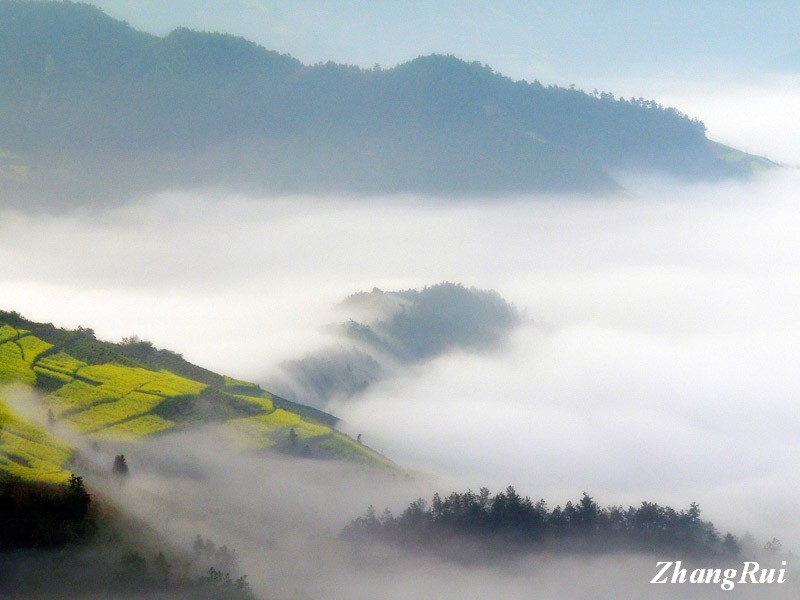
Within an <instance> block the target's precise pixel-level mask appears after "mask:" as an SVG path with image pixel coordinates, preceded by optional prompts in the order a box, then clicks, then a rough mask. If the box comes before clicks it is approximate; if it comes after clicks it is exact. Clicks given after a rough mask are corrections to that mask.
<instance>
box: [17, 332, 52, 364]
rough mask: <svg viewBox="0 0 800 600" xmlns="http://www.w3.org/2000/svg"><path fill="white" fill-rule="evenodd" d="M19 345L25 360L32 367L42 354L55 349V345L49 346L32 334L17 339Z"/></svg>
mask: <svg viewBox="0 0 800 600" xmlns="http://www.w3.org/2000/svg"><path fill="white" fill-rule="evenodd" d="M17 344H19V347H20V348H22V358H23V360H24V361H25V362H26V363H28V364H30V365H33V363H34V361H35V360H36V357H37V356H39V355H40V354H41V353H42V352H46V351H47V350H49V349H50V348H52V347H53V344H48V343H47V342H45V341H43V340H40V339H39V338H37V337H36V336H33V335H30V334H27V335H23V336H21V337H20V338H19V339H17Z"/></svg>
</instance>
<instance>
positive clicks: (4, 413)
mask: <svg viewBox="0 0 800 600" xmlns="http://www.w3.org/2000/svg"><path fill="white" fill-rule="evenodd" d="M72 456H73V451H72V448H71V447H70V446H69V444H66V443H64V442H62V441H60V440H58V439H57V438H55V437H54V436H53V435H51V434H50V433H48V432H47V431H45V430H44V429H42V428H41V427H36V426H35V425H33V424H31V423H28V422H26V421H25V420H23V419H21V418H19V417H17V416H16V415H14V414H13V413H12V412H11V411H10V410H9V409H8V408H7V406H6V405H5V404H4V402H3V397H2V395H1V394H0V475H2V474H3V473H6V474H9V475H12V476H14V477H19V478H21V479H26V480H37V481H46V482H50V483H63V482H65V481H67V480H68V479H69V471H68V470H67V469H66V466H67V464H68V463H69V462H70V460H71V459H72Z"/></svg>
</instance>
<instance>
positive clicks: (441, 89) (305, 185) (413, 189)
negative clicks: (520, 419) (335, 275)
mask: <svg viewBox="0 0 800 600" xmlns="http://www.w3.org/2000/svg"><path fill="white" fill-rule="evenodd" d="M0 80H2V81H3V82H4V83H5V85H3V86H0V185H2V186H3V189H4V191H5V196H6V197H7V198H16V199H17V200H18V201H24V202H26V203H29V202H32V201H33V200H39V201H40V202H46V203H49V204H57V205H61V206H64V205H71V204H75V203H85V202H90V201H93V200H96V201H102V202H116V201H121V200H122V199H125V198H127V197H129V196H130V195H132V194H135V193H140V192H146V191H151V190H156V189H160V188H163V187H165V186H203V185H208V186H224V187H225V188H226V189H238V190H243V191H256V192H259V193H324V194H335V193H359V194H377V193H425V194H442V195H452V194H467V195H483V194H488V195H497V194H509V193H521V192H572V191H593V192H597V191H610V190H615V189H618V184H617V182H616V181H615V179H614V173H615V172H616V171H618V170H628V169H643V170H647V171H659V172H663V173H667V174H670V175H672V176H675V177H679V178H688V179H714V178H721V177H737V176H747V175H749V174H751V173H752V172H753V170H754V169H758V168H762V167H766V166H768V165H770V164H771V163H769V162H768V161H766V160H764V159H760V158H758V157H754V156H750V155H746V154H743V153H736V152H732V151H731V149H730V148H726V147H724V146H721V145H720V144H717V143H715V142H713V141H710V140H708V139H707V138H706V136H705V127H704V125H703V123H702V122H700V121H698V120H697V119H693V118H690V117H688V116H686V115H684V114H683V113H681V112H680V111H678V110H676V109H673V108H669V107H664V106H661V105H660V104H658V103H657V102H654V101H651V100H646V99H643V98H638V99H637V98H631V99H622V98H616V97H614V95H613V94H610V93H600V92H597V91H595V92H593V93H591V94H589V93H584V92H583V91H581V90H578V89H574V88H561V87H556V86H545V85H543V84H541V83H539V82H538V81H534V82H526V81H512V80H511V79H509V78H507V77H504V76H503V75H501V74H500V73H497V72H495V71H493V70H492V69H491V68H490V67H489V66H486V65H482V64H479V63H475V62H473V63H468V62H465V61H462V60H459V59H457V58H455V57H453V56H442V55H432V56H423V57H419V58H417V59H414V60H412V61H410V62H407V63H405V64H401V65H398V66H396V67H394V68H391V69H381V68H379V67H376V68H373V69H361V68H357V67H353V66H347V65H339V64H334V63H325V64H316V65H305V64H303V63H301V62H300V61H298V60H296V59H294V58H292V57H290V56H287V55H282V54H279V53H278V52H274V51H269V50H266V49H264V48H263V47H261V46H258V45H256V44H254V43H252V42H249V41H247V40H245V39H242V38H238V37H234V36H230V35H223V34H215V33H203V32H196V31H191V30H188V29H177V30H175V31H173V32H172V33H170V34H169V35H167V36H164V37H158V36H154V35H150V34H147V33H143V32H140V31H136V30H134V29H133V28H131V27H130V26H128V25H127V24H126V23H124V22H121V21H117V20H114V19H112V18H110V17H108V16H107V15H105V14H104V13H103V12H102V11H100V10H99V9H97V8H94V7H91V6H88V5H84V4H75V3H62V2H23V1H17V0H0Z"/></svg>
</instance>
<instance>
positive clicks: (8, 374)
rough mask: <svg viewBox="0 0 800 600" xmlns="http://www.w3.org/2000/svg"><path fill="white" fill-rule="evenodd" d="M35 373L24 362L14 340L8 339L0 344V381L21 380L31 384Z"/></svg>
mask: <svg viewBox="0 0 800 600" xmlns="http://www.w3.org/2000/svg"><path fill="white" fill-rule="evenodd" d="M35 381H36V373H34V372H33V370H32V369H31V368H30V365H29V364H28V363H26V362H25V359H24V357H23V354H22V348H20V347H19V346H18V345H17V343H16V342H14V341H10V342H5V343H4V344H1V345H0V383H11V382H21V383H27V384H33V383H34V382H35Z"/></svg>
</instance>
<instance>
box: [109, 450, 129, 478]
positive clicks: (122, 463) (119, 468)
mask: <svg viewBox="0 0 800 600" xmlns="http://www.w3.org/2000/svg"><path fill="white" fill-rule="evenodd" d="M111 472H112V473H114V475H116V476H117V477H127V476H128V475H129V473H130V471H129V469H128V462H127V461H126V460H125V455H124V454H118V455H117V456H115V457H114V466H113V467H112V468H111Z"/></svg>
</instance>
